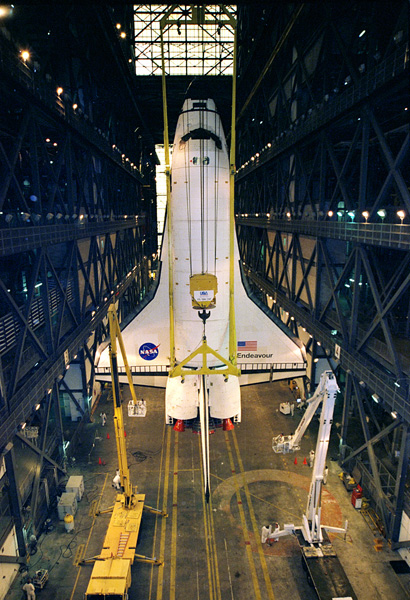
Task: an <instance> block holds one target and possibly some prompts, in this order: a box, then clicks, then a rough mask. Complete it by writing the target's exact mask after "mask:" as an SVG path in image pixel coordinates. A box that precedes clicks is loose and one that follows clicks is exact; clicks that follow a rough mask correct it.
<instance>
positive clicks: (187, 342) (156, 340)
mask: <svg viewBox="0 0 410 600" xmlns="http://www.w3.org/2000/svg"><path fill="white" fill-rule="evenodd" d="M168 210H169V215H168V217H167V218H170V228H169V233H168V228H167V227H165V233H164V238H163V244H162V249H161V274H160V279H159V283H158V285H157V288H156V292H155V295H154V297H153V299H152V300H151V301H150V302H149V304H148V305H147V306H145V308H144V309H143V310H142V311H141V312H140V313H139V314H137V316H136V317H135V318H134V319H133V320H132V321H131V322H130V323H129V324H128V325H127V327H126V328H125V329H124V330H123V331H122V336H123V340H124V345H125V348H126V352H127V356H128V363H129V365H130V368H131V371H132V374H133V380H134V382H135V383H139V384H142V385H154V386H159V387H166V394H165V396H166V420H167V423H172V422H174V420H178V419H180V420H183V421H187V420H190V419H196V418H197V417H198V416H201V415H200V412H201V402H203V403H204V406H206V405H209V411H207V410H206V409H205V411H204V412H205V413H206V414H203V415H202V418H201V421H204V420H206V422H207V423H208V418H214V419H228V418H230V419H233V420H235V421H236V422H238V421H240V420H241V405H240V385H244V384H249V383H257V382H262V381H269V380H274V379H284V378H291V377H297V376H300V375H304V374H305V367H306V365H305V357H304V353H303V347H301V344H300V343H298V340H296V339H295V338H292V337H291V336H290V335H287V334H286V333H285V332H284V331H283V328H281V326H280V325H279V324H278V323H275V322H274V320H272V318H270V317H269V316H268V315H267V314H265V313H264V312H263V311H262V310H261V309H260V308H259V307H258V306H257V305H256V304H255V303H254V302H253V301H252V300H251V299H250V298H249V297H248V295H247V294H246V291H245V288H244V286H243V283H242V280H241V271H240V265H239V251H238V247H237V242H236V238H235V243H234V286H233V289H234V306H235V322H236V338H237V354H236V360H237V364H238V367H239V369H240V370H241V373H242V374H241V375H240V376H236V375H232V374H225V375H222V374H221V371H224V370H225V371H226V368H227V364H228V363H229V324H230V315H229V288H230V286H229V279H230V211H229V159H228V150H227V145H226V141H225V136H224V132H223V129H222V123H221V119H220V117H219V114H218V113H217V111H216V107H215V104H214V102H213V100H210V99H207V100H194V99H188V100H186V101H185V102H184V105H183V108H182V111H181V114H180V116H179V119H178V123H177V127H176V133H175V139H174V145H173V153H172V168H171V202H170V207H169V208H168ZM169 261H170V263H169ZM169 266H171V270H170V272H169ZM170 275H171V287H170V286H169V284H170ZM170 299H171V301H172V306H173V311H172V313H171V319H172V316H173V329H174V335H173V339H174V346H175V364H176V365H180V364H181V362H182V363H183V364H184V373H186V372H187V371H189V372H190V373H192V375H191V374H190V375H189V376H183V377H181V376H178V377H172V376H168V373H169V371H170V368H171V374H172V365H171V366H170V357H171V356H172V352H171V348H170V325H171V321H170V310H169V306H170ZM195 303H196V308H193V304H194V305H195ZM204 306H205V310H201V308H202V307H204ZM208 313H209V314H208ZM171 337H172V336H171ZM204 340H206V347H207V348H209V349H211V351H210V352H208V353H207V354H206V362H207V367H208V371H209V370H210V371H211V373H212V374H210V373H209V372H206V373H205V374H204V372H203V371H202V373H201V374H198V372H199V370H200V369H201V367H202V366H203V364H204V352H202V351H201V348H202V347H203V346H204V344H205V342H204ZM187 357H189V360H188V362H186V364H185V363H184V361H186V359H187ZM233 362H234V361H233ZM96 373H97V375H96V377H97V379H99V380H104V379H105V380H108V379H109V357H108V348H106V349H103V348H101V356H100V359H99V362H98V365H97V368H96ZM231 373H234V366H233V367H232V370H231ZM121 375H122V373H121V369H120V376H121ZM125 381H126V378H125V374H124V382H125ZM201 425H202V426H203V423H201Z"/></svg>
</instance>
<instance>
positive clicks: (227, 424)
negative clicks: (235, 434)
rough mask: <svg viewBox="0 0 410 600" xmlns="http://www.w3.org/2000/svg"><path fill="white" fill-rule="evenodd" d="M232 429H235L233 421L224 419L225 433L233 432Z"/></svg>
mask: <svg viewBox="0 0 410 600" xmlns="http://www.w3.org/2000/svg"><path fill="white" fill-rule="evenodd" d="M232 429H235V425H234V424H233V423H232V421H231V419H224V420H223V430H224V431H232Z"/></svg>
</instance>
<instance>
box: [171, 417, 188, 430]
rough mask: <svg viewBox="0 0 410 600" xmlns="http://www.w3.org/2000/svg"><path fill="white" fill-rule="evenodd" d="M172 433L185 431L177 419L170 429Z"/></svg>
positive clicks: (182, 423)
mask: <svg viewBox="0 0 410 600" xmlns="http://www.w3.org/2000/svg"><path fill="white" fill-rule="evenodd" d="M172 429H173V430H174V431H185V425H184V422H183V420H182V419H177V420H176V421H175V425H174V426H173V428H172Z"/></svg>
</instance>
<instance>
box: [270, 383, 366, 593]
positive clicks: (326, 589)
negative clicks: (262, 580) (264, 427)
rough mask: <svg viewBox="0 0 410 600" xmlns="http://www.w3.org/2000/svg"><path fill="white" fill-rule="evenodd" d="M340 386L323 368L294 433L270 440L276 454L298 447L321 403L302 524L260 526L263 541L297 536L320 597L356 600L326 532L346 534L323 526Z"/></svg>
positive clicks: (304, 560) (310, 578)
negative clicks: (324, 491)
mask: <svg viewBox="0 0 410 600" xmlns="http://www.w3.org/2000/svg"><path fill="white" fill-rule="evenodd" d="M338 391H339V386H338V385H337V381H336V378H335V376H334V374H333V373H332V371H324V372H323V373H322V375H321V377H320V382H319V385H318V386H317V388H316V391H315V393H314V394H313V396H312V398H310V399H308V400H307V403H308V406H307V409H306V411H305V413H304V415H303V417H302V419H301V421H300V423H299V425H298V427H297V429H296V431H295V433H294V434H293V435H288V436H284V435H278V436H275V437H274V438H273V439H272V449H273V451H274V452H277V453H284V454H286V453H290V452H295V451H297V450H299V449H300V442H301V439H302V437H303V435H304V433H305V431H306V429H307V427H308V426H309V423H310V422H311V420H312V418H313V416H314V415H315V414H316V411H317V410H318V408H319V406H320V404H322V410H321V413H320V424H319V431H318V436H317V443H316V451H315V458H314V463H313V467H312V479H311V482H310V489H309V496H308V501H307V506H306V513H305V514H304V515H303V517H302V524H301V525H299V526H295V525H294V524H293V523H285V524H284V526H283V529H280V528H279V527H278V526H276V527H273V526H272V525H269V527H262V543H263V544H264V543H266V542H267V541H268V540H278V538H280V537H283V536H285V535H292V534H293V535H296V537H297V540H298V542H299V546H300V549H301V552H302V565H303V568H304V569H305V570H306V572H307V575H308V580H309V582H310V583H311V584H312V585H313V587H314V588H315V590H316V593H317V595H318V598H319V599H320V600H332V599H336V598H337V599H338V600H357V598H356V595H355V593H354V591H353V588H352V586H351V584H350V582H349V580H348V579H347V576H346V573H345V572H344V569H343V567H342V565H341V564H340V561H339V559H338V557H337V556H336V553H335V552H334V550H333V547H332V544H331V543H330V540H329V537H328V535H327V532H329V531H330V532H336V533H344V534H345V533H346V531H347V521H345V527H344V528H341V527H333V526H330V525H322V523H321V513H322V485H323V473H324V470H325V467H326V456H327V451H328V447H329V439H330V431H331V428H332V422H333V411H334V406H335V400H336V395H337V392H338Z"/></svg>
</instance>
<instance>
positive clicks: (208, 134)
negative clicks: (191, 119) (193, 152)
mask: <svg viewBox="0 0 410 600" xmlns="http://www.w3.org/2000/svg"><path fill="white" fill-rule="evenodd" d="M189 139H191V140H214V142H215V144H216V147H217V148H219V150H222V142H221V139H220V138H219V137H218V136H217V135H216V134H215V133H212V131H208V129H204V128H203V127H198V129H193V130H192V131H189V132H188V133H186V134H185V135H183V136H182V138H181V142H182V143H185V142H187V141H188V140H189Z"/></svg>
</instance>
